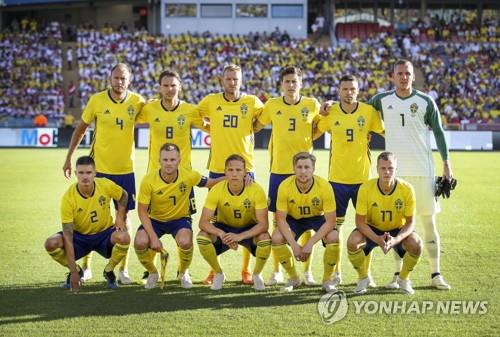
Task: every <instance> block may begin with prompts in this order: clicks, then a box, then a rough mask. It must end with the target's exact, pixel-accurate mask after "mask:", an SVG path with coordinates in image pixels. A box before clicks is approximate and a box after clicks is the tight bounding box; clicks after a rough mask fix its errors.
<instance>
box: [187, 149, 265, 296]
mask: <svg viewBox="0 0 500 337" xmlns="http://www.w3.org/2000/svg"><path fill="white" fill-rule="evenodd" d="M245 165H246V162H245V159H244V158H243V157H242V156H240V155H236V154H234V155H230V156H229V157H228V158H227V159H226V163H225V177H226V179H227V180H226V181H223V182H220V183H219V184H217V185H216V186H214V188H212V189H211V190H210V192H208V195H207V199H206V200H205V206H204V207H203V212H202V213H201V218H200V233H199V234H198V237H197V239H196V241H197V242H198V247H199V248H200V253H201V255H202V256H203V258H204V259H205V260H206V261H207V262H208V264H209V265H210V267H211V268H212V270H214V271H215V276H214V279H213V284H212V286H211V289H212V290H220V289H221V288H222V285H223V283H224V281H225V279H226V277H225V275H224V272H223V271H222V268H221V266H220V264H219V261H218V259H217V256H218V255H220V254H222V253H224V252H225V251H226V250H228V249H229V248H231V249H234V250H236V249H238V245H242V246H244V247H246V248H247V249H248V250H249V251H250V252H251V253H252V254H253V255H254V256H255V257H256V259H255V266H254V270H253V275H252V281H253V287H254V289H255V290H264V289H265V285H264V280H263V279H262V276H261V272H262V269H263V268H264V264H265V263H266V261H267V259H268V257H269V254H271V237H270V236H269V233H268V232H267V230H268V227H269V224H268V220H267V201H266V195H265V193H264V190H263V189H262V187H260V186H259V185H258V184H257V183H255V182H254V183H251V184H250V185H248V186H245V175H246V168H245ZM216 211H217V213H216ZM214 216H216V220H215V222H213V221H212V218H213V217H214Z"/></svg>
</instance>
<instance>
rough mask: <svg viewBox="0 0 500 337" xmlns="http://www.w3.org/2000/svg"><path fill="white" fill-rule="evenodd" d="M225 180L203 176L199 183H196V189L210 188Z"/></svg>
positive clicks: (223, 178)
mask: <svg viewBox="0 0 500 337" xmlns="http://www.w3.org/2000/svg"><path fill="white" fill-rule="evenodd" d="M223 180H226V177H225V176H222V177H219V178H207V177H205V176H202V177H201V180H200V182H199V183H198V185H196V186H198V187H206V188H212V187H213V186H214V185H215V184H217V183H219V182H221V181H223Z"/></svg>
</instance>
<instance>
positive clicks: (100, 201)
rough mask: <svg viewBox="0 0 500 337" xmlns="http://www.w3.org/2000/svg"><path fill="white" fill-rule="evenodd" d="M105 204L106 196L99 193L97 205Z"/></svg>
mask: <svg viewBox="0 0 500 337" xmlns="http://www.w3.org/2000/svg"><path fill="white" fill-rule="evenodd" d="M105 204H106V198H105V197H103V196H102V195H101V196H100V197H99V205H101V207H103V206H104V205H105Z"/></svg>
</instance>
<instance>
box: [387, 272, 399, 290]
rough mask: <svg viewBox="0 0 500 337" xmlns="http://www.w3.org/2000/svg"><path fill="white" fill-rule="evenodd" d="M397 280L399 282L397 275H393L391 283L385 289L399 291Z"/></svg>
mask: <svg viewBox="0 0 500 337" xmlns="http://www.w3.org/2000/svg"><path fill="white" fill-rule="evenodd" d="M398 280H399V274H394V276H393V277H392V281H391V282H390V283H389V284H388V285H386V286H385V287H386V288H388V289H399V284H398Z"/></svg>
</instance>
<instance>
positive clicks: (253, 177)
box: [208, 171, 255, 180]
mask: <svg viewBox="0 0 500 337" xmlns="http://www.w3.org/2000/svg"><path fill="white" fill-rule="evenodd" d="M247 173H248V174H249V175H250V177H252V179H253V180H255V173H254V172H247ZM224 176H225V174H224V173H215V172H212V171H210V172H208V177H209V178H210V179H217V178H220V177H224Z"/></svg>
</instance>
